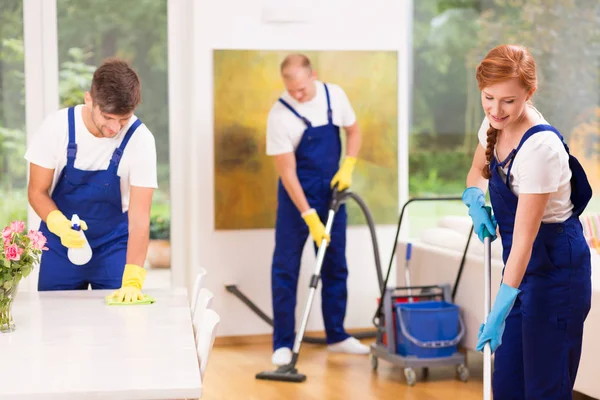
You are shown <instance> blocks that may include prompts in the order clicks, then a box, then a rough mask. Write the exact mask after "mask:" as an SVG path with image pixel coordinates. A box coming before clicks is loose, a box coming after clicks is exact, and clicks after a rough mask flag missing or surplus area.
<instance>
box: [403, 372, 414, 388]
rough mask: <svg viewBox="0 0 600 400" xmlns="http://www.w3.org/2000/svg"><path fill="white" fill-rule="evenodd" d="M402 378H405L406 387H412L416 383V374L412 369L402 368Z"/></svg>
mask: <svg viewBox="0 0 600 400" xmlns="http://www.w3.org/2000/svg"><path fill="white" fill-rule="evenodd" d="M404 376H405V377H406V383H408V386H414V385H415V383H417V374H416V372H415V370H414V369H412V368H404Z"/></svg>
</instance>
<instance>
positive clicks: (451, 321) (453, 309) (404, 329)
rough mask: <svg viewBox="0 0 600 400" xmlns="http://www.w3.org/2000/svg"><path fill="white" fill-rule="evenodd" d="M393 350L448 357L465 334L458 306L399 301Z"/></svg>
mask: <svg viewBox="0 0 600 400" xmlns="http://www.w3.org/2000/svg"><path fill="white" fill-rule="evenodd" d="M395 308H396V343H397V345H396V352H397V353H398V354H400V355H402V356H405V357H407V356H414V357H418V358H438V357H450V356H452V355H453V354H454V353H456V352H457V347H458V346H457V345H458V343H459V342H460V340H461V339H462V337H463V335H464V333H465V327H464V324H463V321H462V319H461V318H460V312H459V308H458V306H456V305H454V304H451V303H448V302H445V301H422V302H416V303H399V304H396V305H395Z"/></svg>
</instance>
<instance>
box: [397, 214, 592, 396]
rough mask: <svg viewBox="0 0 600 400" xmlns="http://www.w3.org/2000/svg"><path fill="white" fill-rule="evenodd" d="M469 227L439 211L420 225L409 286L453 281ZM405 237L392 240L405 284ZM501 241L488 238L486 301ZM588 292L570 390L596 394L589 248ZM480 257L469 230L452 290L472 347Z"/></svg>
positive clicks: (495, 282)
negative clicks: (430, 222)
mask: <svg viewBox="0 0 600 400" xmlns="http://www.w3.org/2000/svg"><path fill="white" fill-rule="evenodd" d="M470 229H471V221H470V218H469V217H468V216H467V217H454V216H448V217H442V218H440V220H439V221H438V226H437V227H435V228H430V229H426V230H424V231H423V232H421V233H420V235H419V237H418V239H415V240H412V239H411V240H410V242H411V244H412V252H411V259H410V263H409V268H410V271H411V275H410V279H411V285H412V286H419V285H435V284H450V285H454V281H455V279H456V276H457V272H458V269H459V267H460V262H461V259H462V256H463V251H464V248H465V246H466V243H467V236H468V233H469V231H470ZM406 245H407V241H400V242H399V243H398V246H397V250H396V254H397V282H396V284H397V285H398V286H405V279H404V269H405V263H406V260H405V258H406V256H405V255H406ZM502 267H503V263H502V246H501V244H500V241H499V240H496V241H494V242H492V292H491V294H492V304H493V300H494V298H495V296H496V293H497V290H498V287H499V286H500V279H501V274H502ZM592 279H593V281H594V282H593V285H592V286H593V295H592V309H591V311H590V314H589V316H588V319H587V320H586V324H585V328H584V339H583V351H582V357H581V362H580V366H579V373H578V376H577V380H576V382H575V390H577V391H578V392H581V393H584V394H586V395H588V396H591V397H593V398H597V399H600V379H598V377H599V375H598V373H597V372H595V371H594V370H596V369H597V368H598V366H597V365H594V364H595V361H596V360H597V359H600V255H599V254H598V253H597V252H596V250H594V249H592ZM483 299H484V257H483V244H482V243H481V242H480V241H479V239H478V238H477V236H476V235H475V234H473V237H472V238H471V243H470V244H469V249H468V251H467V257H466V260H465V265H464V268H463V272H462V277H461V280H460V282H459V286H458V289H457V292H456V297H455V299H454V302H455V303H456V304H457V305H458V306H459V307H460V309H461V315H462V317H463V321H464V323H465V328H466V333H465V336H464V338H463V340H462V342H461V345H462V346H463V347H464V348H466V349H469V350H474V349H475V345H476V343H477V333H478V331H479V326H480V324H481V323H482V322H483V318H484V304H483Z"/></svg>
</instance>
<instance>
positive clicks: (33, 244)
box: [0, 221, 48, 333]
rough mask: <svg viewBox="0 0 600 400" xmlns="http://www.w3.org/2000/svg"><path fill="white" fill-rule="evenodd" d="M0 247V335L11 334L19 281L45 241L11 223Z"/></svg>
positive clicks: (20, 224) (23, 227)
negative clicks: (14, 302) (13, 306)
mask: <svg viewBox="0 0 600 400" xmlns="http://www.w3.org/2000/svg"><path fill="white" fill-rule="evenodd" d="M1 240H2V242H1V244H2V246H1V247H0V333H5V332H12V331H14V330H15V323H14V320H13V317H12V304H13V300H14V297H15V295H16V293H17V288H18V285H19V282H20V281H21V279H23V278H26V277H27V276H28V275H29V274H30V273H31V271H32V270H33V267H34V265H36V264H38V263H39V262H40V257H41V255H42V251H44V250H48V248H47V247H46V237H45V236H44V235H43V234H42V233H41V232H39V231H35V230H30V231H29V232H28V233H25V222H23V221H14V222H11V223H10V225H9V226H7V227H6V228H4V229H3V230H2V239H1Z"/></svg>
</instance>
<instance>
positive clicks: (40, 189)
mask: <svg viewBox="0 0 600 400" xmlns="http://www.w3.org/2000/svg"><path fill="white" fill-rule="evenodd" d="M53 178H54V170H53V169H48V168H44V167H40V166H39V165H36V164H33V163H30V164H29V184H28V186H27V197H28V199H29V204H30V205H31V207H32V208H33V210H34V211H35V213H36V214H37V215H38V216H39V217H40V218H41V219H42V220H43V221H46V218H47V217H48V214H50V212H52V211H54V210H57V209H58V208H57V207H56V203H54V201H53V200H52V198H51V197H50V194H49V192H50V186H51V185H52V179H53Z"/></svg>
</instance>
